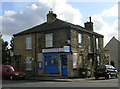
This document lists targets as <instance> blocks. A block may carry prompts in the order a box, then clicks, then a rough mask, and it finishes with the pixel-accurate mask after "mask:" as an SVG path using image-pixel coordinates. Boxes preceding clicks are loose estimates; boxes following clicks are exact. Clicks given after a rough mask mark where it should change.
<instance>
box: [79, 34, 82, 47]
mask: <svg viewBox="0 0 120 89" xmlns="http://www.w3.org/2000/svg"><path fill="white" fill-rule="evenodd" d="M78 47H79V48H81V47H82V34H81V33H78Z"/></svg>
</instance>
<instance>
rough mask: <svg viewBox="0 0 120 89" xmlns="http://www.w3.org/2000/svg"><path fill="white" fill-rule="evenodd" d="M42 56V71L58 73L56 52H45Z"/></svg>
mask: <svg viewBox="0 0 120 89" xmlns="http://www.w3.org/2000/svg"><path fill="white" fill-rule="evenodd" d="M43 56H44V72H47V73H58V72H59V70H58V54H57V53H45V54H43Z"/></svg>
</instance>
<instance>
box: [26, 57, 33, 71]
mask: <svg viewBox="0 0 120 89" xmlns="http://www.w3.org/2000/svg"><path fill="white" fill-rule="evenodd" d="M31 59H32V58H31V57H26V70H32V68H31V63H32V62H31Z"/></svg>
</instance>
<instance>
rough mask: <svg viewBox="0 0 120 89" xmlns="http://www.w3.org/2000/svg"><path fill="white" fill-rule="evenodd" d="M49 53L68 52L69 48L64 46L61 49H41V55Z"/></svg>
mask: <svg viewBox="0 0 120 89" xmlns="http://www.w3.org/2000/svg"><path fill="white" fill-rule="evenodd" d="M50 52H70V46H64V47H63V48H51V49H42V53H50Z"/></svg>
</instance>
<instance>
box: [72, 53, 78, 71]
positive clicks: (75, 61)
mask: <svg viewBox="0 0 120 89" xmlns="http://www.w3.org/2000/svg"><path fill="white" fill-rule="evenodd" d="M77 67H78V56H77V53H73V69H76V68H77Z"/></svg>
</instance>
